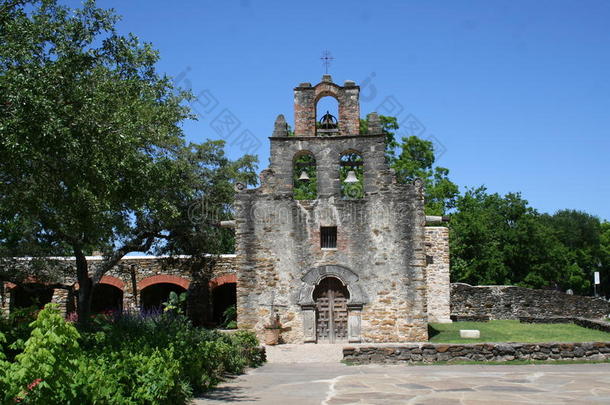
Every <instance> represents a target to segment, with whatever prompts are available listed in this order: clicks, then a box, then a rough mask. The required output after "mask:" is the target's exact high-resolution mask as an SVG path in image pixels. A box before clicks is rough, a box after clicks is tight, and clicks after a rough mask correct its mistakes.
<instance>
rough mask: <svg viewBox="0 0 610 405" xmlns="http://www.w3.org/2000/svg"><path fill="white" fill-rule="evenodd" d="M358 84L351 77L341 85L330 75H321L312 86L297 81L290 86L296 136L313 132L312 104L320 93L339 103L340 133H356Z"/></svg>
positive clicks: (313, 108) (313, 104)
mask: <svg viewBox="0 0 610 405" xmlns="http://www.w3.org/2000/svg"><path fill="white" fill-rule="evenodd" d="M359 95H360V87H358V86H356V83H354V82H353V81H351V80H347V81H346V82H345V84H344V86H339V85H337V84H335V83H333V82H332V78H331V77H330V75H324V77H323V78H322V82H320V83H318V84H317V85H315V86H312V85H311V83H301V84H300V85H299V86H298V87H296V88H295V89H294V134H295V135H296V136H315V135H316V121H317V120H319V119H320V118H321V117H316V106H317V103H318V101H319V100H320V99H321V98H322V97H327V96H329V97H333V98H335V99H336V100H337V102H338V103H339V116H338V117H336V118H338V124H339V132H341V133H342V134H344V135H357V134H359V133H360V102H359Z"/></svg>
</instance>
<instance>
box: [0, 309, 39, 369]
mask: <svg viewBox="0 0 610 405" xmlns="http://www.w3.org/2000/svg"><path fill="white" fill-rule="evenodd" d="M38 312H39V309H38V307H35V306H31V307H27V308H14V309H13V310H12V311H11V313H10V314H9V316H8V317H6V318H3V317H0V333H3V334H4V336H5V338H6V342H5V343H6V345H5V355H6V357H7V359H8V361H11V362H12V361H14V360H15V356H16V355H17V354H19V353H21V352H22V351H23V349H24V346H25V341H26V340H27V339H28V338H29V337H30V333H31V332H32V326H31V324H32V322H33V321H34V320H35V319H36V316H37V315H38Z"/></svg>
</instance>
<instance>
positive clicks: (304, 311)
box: [235, 75, 449, 343]
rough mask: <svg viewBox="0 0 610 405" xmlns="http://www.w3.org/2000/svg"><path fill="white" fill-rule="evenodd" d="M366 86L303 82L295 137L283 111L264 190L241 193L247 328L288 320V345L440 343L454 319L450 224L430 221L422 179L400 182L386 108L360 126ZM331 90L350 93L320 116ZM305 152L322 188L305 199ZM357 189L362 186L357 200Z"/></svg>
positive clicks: (239, 233)
mask: <svg viewBox="0 0 610 405" xmlns="http://www.w3.org/2000/svg"><path fill="white" fill-rule="evenodd" d="M359 92H360V88H359V87H358V86H357V85H356V84H355V83H354V82H352V81H346V82H345V84H344V85H343V86H340V85H337V84H335V83H333V82H332V79H331V78H330V76H328V75H325V76H324V77H323V80H322V82H320V83H319V84H317V85H315V86H312V85H311V84H309V83H302V84H300V85H299V86H298V87H296V88H295V89H294V123H295V129H294V134H292V133H290V132H289V129H288V126H287V124H286V121H285V119H284V117H283V116H281V115H280V116H278V118H277V120H276V122H275V129H274V132H273V135H272V136H271V137H270V138H269V140H270V144H271V157H270V165H269V168H268V169H266V170H264V171H263V172H262V173H261V185H260V187H258V188H256V189H249V190H242V191H240V192H238V193H237V195H236V203H235V211H236V221H235V232H236V240H237V246H236V264H237V268H238V273H237V312H238V317H237V319H238V326H239V327H240V328H244V329H254V330H256V331H257V332H258V333H259V334H262V333H263V331H264V328H265V325H266V324H267V323H268V322H269V320H270V318H271V317H275V316H279V319H280V323H281V325H282V335H281V336H282V340H283V341H284V342H287V343H309V342H329V343H333V342H407V341H409V342H415V341H426V340H427V339H428V322H429V321H430V320H434V321H447V320H448V319H449V257H448V243H447V242H448V237H447V229H446V228H444V227H429V228H427V227H426V216H425V214H424V190H423V185H422V182H421V181H419V180H416V181H414V182H413V183H412V184H399V183H397V182H396V179H395V177H394V173H393V171H392V170H391V169H390V168H389V167H388V164H387V163H386V158H385V135H384V134H383V131H382V127H381V123H380V121H379V117H378V116H377V115H376V114H375V113H371V114H369V115H368V131H367V133H360V122H359V120H360V104H359ZM326 96H330V97H334V98H335V99H336V100H337V101H338V104H339V113H338V115H339V117H338V120H337V122H336V124H334V122H333V121H331V120H327V121H326V122H322V121H319V120H318V119H317V117H316V105H317V102H318V101H319V100H320V99H321V98H322V97H326ZM327 124H328V125H327ZM304 155H308V156H310V159H309V162H315V163H313V165H314V170H315V179H316V195H315V197H313V198H311V199H301V200H299V199H296V198H295V187H298V182H299V181H300V180H299V179H298V177H297V176H298V174H299V172H300V171H301V170H300V168H299V167H298V166H296V165H297V162H298V160H299V158H300V157H302V156H304ZM346 155H350V156H354V155H355V156H357V158H356V159H342V158H343V157H344V156H346ZM354 162H357V163H356V164H354ZM309 165H310V166H311V165H312V164H311V163H309ZM345 166H347V167H346V168H344V169H342V167H345ZM355 166H358V170H359V171H360V178H359V179H356V180H357V181H354V182H353V183H352V184H346V183H347V180H348V179H347V178H344V179H342V177H345V176H341V175H340V172H341V171H342V170H343V172H345V171H346V170H349V169H355ZM309 170H310V171H311V170H312V169H309ZM303 173H306V172H305V171H303ZM352 175H353V176H352V177H354V176H355V171H353V172H352ZM303 176H304V174H302V175H301V177H303ZM305 177H309V176H305ZM347 177H350V176H349V172H348V175H347ZM352 180H354V179H352ZM305 181H307V179H305ZM309 181H311V180H309ZM356 183H359V184H356ZM348 185H349V186H351V187H355V186H359V187H360V189H361V192H360V194H359V195H358V196H357V198H354V196H350V195H347V194H346V193H345V190H346V186H348ZM329 241H330V244H329V243H327V242H329Z"/></svg>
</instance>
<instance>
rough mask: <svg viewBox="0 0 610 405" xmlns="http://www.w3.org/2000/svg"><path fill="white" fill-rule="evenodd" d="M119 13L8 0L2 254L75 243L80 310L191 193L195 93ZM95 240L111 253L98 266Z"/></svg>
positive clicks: (0, 128)
mask: <svg viewBox="0 0 610 405" xmlns="http://www.w3.org/2000/svg"><path fill="white" fill-rule="evenodd" d="M116 21H117V17H116V16H115V15H114V14H113V13H112V12H111V11H108V10H103V9H100V8H97V7H96V5H95V3H94V2H93V1H87V2H85V3H84V5H83V6H82V8H80V9H76V10H71V9H68V8H66V7H63V6H60V5H58V4H57V2H56V1H55V0H38V1H36V0H32V1H8V2H3V3H2V5H0V23H1V25H0V206H1V207H2V209H1V210H0V245H1V246H2V252H1V253H2V255H3V256H4V257H9V256H14V255H15V254H22V253H28V254H29V255H46V254H49V253H52V252H54V253H59V254H63V253H66V252H70V253H72V254H73V255H74V256H75V258H76V278H77V280H78V284H79V297H78V304H79V305H78V310H79V315H80V319H86V318H87V317H88V312H89V307H90V301H91V292H92V287H93V285H95V284H96V283H97V282H99V281H100V279H101V277H102V276H103V275H104V273H105V272H107V271H108V270H109V269H110V268H112V267H113V266H114V265H115V264H116V263H117V262H118V261H119V260H120V259H121V258H122V257H123V256H124V255H125V254H127V253H128V252H131V251H148V250H149V249H150V247H151V246H152V245H153V244H154V243H155V242H156V241H158V238H159V237H160V236H162V235H164V229H166V228H167V226H168V224H171V223H173V222H174V221H175V220H176V218H178V217H179V216H180V209H181V202H183V201H185V200H188V199H190V198H191V197H192V193H193V192H192V189H193V187H192V185H193V184H192V180H193V179H194V175H193V170H192V169H193V167H192V165H191V164H189V162H188V161H187V160H185V159H181V158H180V157H181V154H183V153H184V139H183V134H182V131H181V127H180V124H181V122H182V121H183V120H184V119H187V118H189V110H188V108H187V106H186V105H185V100H188V99H189V98H190V94H189V93H186V92H182V91H180V90H179V89H175V88H173V86H172V82H171V80H170V78H168V77H165V76H160V75H159V74H157V72H156V70H155V63H156V62H157V60H158V53H157V52H156V51H155V50H153V48H152V47H151V45H150V44H146V43H141V42H140V41H139V40H138V38H136V37H135V36H133V35H128V36H122V35H119V34H118V33H117V32H116V31H115V28H114V27H115V23H116ZM32 247H35V248H32ZM94 249H95V250H101V251H102V252H103V254H104V260H103V261H102V262H101V264H99V265H97V266H96V267H95V268H91V267H90V265H89V263H88V262H87V259H86V254H87V253H88V252H91V251H92V250H94ZM11 265H12V263H10V262H9V264H8V266H11ZM4 268H5V271H4V272H3V273H0V274H3V275H4V277H5V278H6V277H7V276H10V275H11V272H10V271H6V269H7V266H4Z"/></svg>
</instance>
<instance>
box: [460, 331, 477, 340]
mask: <svg viewBox="0 0 610 405" xmlns="http://www.w3.org/2000/svg"><path fill="white" fill-rule="evenodd" d="M460 337H461V338H463V339H479V338H480V337H481V331H479V330H478V329H460Z"/></svg>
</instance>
